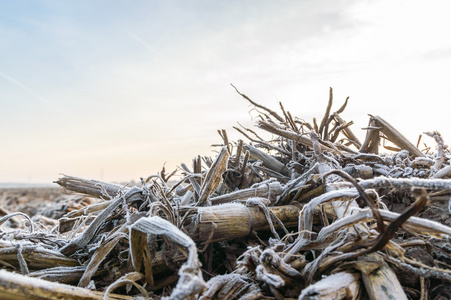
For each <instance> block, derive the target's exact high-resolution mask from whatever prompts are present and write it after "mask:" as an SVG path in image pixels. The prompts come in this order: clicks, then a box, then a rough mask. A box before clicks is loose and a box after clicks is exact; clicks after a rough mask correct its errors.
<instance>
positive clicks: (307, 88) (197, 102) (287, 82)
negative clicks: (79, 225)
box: [0, 0, 451, 183]
mask: <svg viewBox="0 0 451 300" xmlns="http://www.w3.org/2000/svg"><path fill="white" fill-rule="evenodd" d="M450 9H451V2H449V1H445V0H444V1H427V2H426V1H417V0H413V1H401V0H392V1H388V0H387V1H357V0H355V1H336V0H333V1H332V0H329V1H305V0H302V1H56V0H55V1H2V2H0V36H1V39H0V56H1V57H2V59H1V61H0V104H1V108H0V141H1V147H0V182H24V183H50V182H52V181H54V180H56V179H57V178H59V177H60V176H61V175H60V174H67V175H73V176H77V177H83V178H89V179H98V180H104V181H129V180H135V181H136V180H139V178H140V177H147V176H149V175H152V174H156V173H157V172H160V170H161V168H162V166H163V164H166V169H167V171H168V172H170V171H172V170H174V169H175V168H176V167H177V166H179V165H180V164H181V163H185V164H187V165H188V166H190V165H191V162H192V158H194V157H196V156H197V155H201V156H215V152H214V151H215V150H216V149H217V148H214V147H211V145H212V144H220V143H221V142H222V139H221V138H220V136H219V135H218V133H217V130H218V129H225V130H227V133H228V134H229V138H230V140H232V141H236V140H237V139H239V138H243V139H245V138H244V137H242V136H241V135H240V134H239V133H237V132H236V131H235V130H234V129H233V126H237V122H240V123H241V124H243V125H245V126H247V127H249V128H251V129H253V130H256V131H257V130H258V129H256V128H255V126H254V121H253V120H252V116H255V113H253V112H252V111H250V110H251V107H250V106H249V103H247V102H246V101H245V100H244V99H243V98H242V97H240V95H238V94H237V93H236V91H235V90H234V89H233V87H232V86H231V85H230V83H232V84H234V85H235V86H236V87H237V88H238V89H239V90H240V92H242V93H244V94H246V95H247V96H249V97H250V98H251V99H253V100H254V101H256V102H258V103H260V104H262V105H264V106H267V107H269V108H271V109H273V110H279V104H278V103H279V102H282V103H283V105H284V107H285V109H286V110H289V111H290V112H291V114H292V115H295V116H297V117H299V118H302V119H304V120H306V121H308V122H312V118H313V117H316V118H317V119H321V118H322V116H323V114H324V111H325V108H326V105H327V100H328V94H329V87H332V88H333V90H334V107H333V110H337V109H338V108H339V107H340V106H341V105H342V104H343V102H344V100H345V99H346V97H347V96H349V97H350V98H349V104H348V106H347V108H346V110H345V111H344V112H343V114H342V117H343V118H344V119H345V120H346V121H351V120H352V121H354V123H355V124H354V125H353V126H352V127H351V128H352V129H353V131H354V132H356V133H357V134H358V136H359V138H362V139H363V137H364V135H365V131H364V130H362V128H364V127H366V126H367V125H368V114H372V115H379V116H381V117H383V118H384V119H385V120H386V121H388V122H389V123H391V124H392V125H393V126H394V127H395V128H396V129H398V130H399V131H400V132H401V133H403V134H404V135H405V136H406V137H407V138H408V139H409V140H410V141H411V142H412V143H414V144H416V143H417V139H418V136H419V135H420V134H422V133H423V132H425V131H433V130H437V131H439V132H441V134H442V136H443V137H444V139H445V142H446V143H450V141H451V132H450V131H449V130H448V129H449V128H448V118H449V113H450V107H451V106H450V100H451V99H450V93H449V91H448V89H449V85H450V78H451V76H450V72H451V39H450V38H449V31H450V28H451V18H450V17H449V12H450ZM428 143H430V146H431V147H434V146H435V144H434V142H433V141H432V140H428Z"/></svg>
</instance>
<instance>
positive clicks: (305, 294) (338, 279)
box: [298, 272, 397, 300]
mask: <svg viewBox="0 0 451 300" xmlns="http://www.w3.org/2000/svg"><path fill="white" fill-rule="evenodd" d="M360 289H361V287H360V275H359V274H358V273H348V272H340V273H336V274H333V275H330V276H327V277H326V278H324V279H321V280H320V281H318V282H315V283H314V284H311V285H309V286H308V287H306V288H305V289H304V290H302V292H301V294H300V295H299V298H298V299H299V300H308V299H321V300H334V299H349V300H352V299H359V295H360ZM393 299H397V298H393Z"/></svg>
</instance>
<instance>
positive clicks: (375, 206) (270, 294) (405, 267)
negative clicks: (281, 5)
mask: <svg viewBox="0 0 451 300" xmlns="http://www.w3.org/2000/svg"><path fill="white" fill-rule="evenodd" d="M237 92H238V93H239V95H241V96H242V97H243V98H244V99H246V100H247V101H249V102H250V103H251V105H253V107H254V108H255V109H256V110H257V111H259V117H258V121H257V127H258V128H260V129H261V130H263V131H266V132H269V133H270V134H271V135H272V137H273V138H272V139H271V140H264V139H262V138H260V136H259V135H258V134H257V133H256V132H255V131H253V130H251V129H248V128H243V127H241V128H236V129H237V130H238V131H240V132H241V133H242V134H243V135H244V136H245V137H246V139H247V140H249V141H250V142H249V143H245V142H243V141H242V140H239V141H237V142H236V143H233V142H230V141H228V138H227V134H226V132H225V131H220V132H219V133H220V135H221V137H222V139H223V141H224V143H223V144H222V145H221V146H220V148H219V151H218V155H217V156H216V158H214V159H211V158H208V157H197V158H195V159H194V160H193V163H192V166H191V167H189V166H187V165H185V164H182V165H181V169H182V174H183V176H184V177H183V178H181V179H180V180H179V181H178V182H177V183H176V184H172V185H170V184H169V183H168V182H169V181H168V180H169V178H170V177H171V176H172V175H174V173H172V174H170V175H168V174H166V173H165V172H164V169H163V171H162V172H161V173H160V174H158V175H154V176H150V177H149V178H147V179H145V180H142V184H141V186H140V187H137V186H133V187H127V186H119V185H115V184H111V183H105V182H100V181H93V180H85V179H82V178H77V177H72V176H64V177H62V178H60V179H59V180H58V181H57V183H58V184H59V185H60V186H62V187H64V188H65V189H66V190H68V191H73V192H77V193H81V194H83V195H84V197H89V198H82V199H84V200H80V199H78V200H77V199H75V198H73V197H75V196H71V197H72V198H71V200H70V201H72V202H70V203H72V205H59V206H58V211H55V209H54V210H53V212H52V213H49V211H41V213H40V218H39V219H36V218H35V217H36V216H35V217H33V219H31V218H30V216H28V215H27V214H25V213H22V212H16V213H8V214H6V215H4V216H3V217H1V218H0V224H1V226H2V227H1V229H0V237H1V239H0V263H1V265H2V268H3V270H0V298H1V299H22V298H25V297H26V298H27V299H46V298H48V299H62V298H64V299H74V298H80V297H81V298H86V299H99V298H103V299H108V298H111V299H134V298H135V299H160V298H163V297H166V298H168V299H344V298H345V299H449V298H451V285H450V282H451V253H450V251H451V243H450V236H451V227H449V225H450V222H451V219H450V216H449V214H450V212H449V207H448V205H449V201H450V195H451V180H450V179H448V178H450V177H451V157H450V154H449V150H448V148H447V146H446V145H445V144H444V142H443V140H442V138H441V136H440V134H439V133H437V132H429V133H425V135H428V136H431V137H432V138H433V139H434V140H435V143H436V149H437V150H436V151H434V152H433V153H432V152H431V153H429V149H424V150H420V149H419V148H418V146H415V145H413V144H412V143H411V142H409V141H408V140H407V139H406V138H405V137H404V136H403V135H402V134H401V133H399V132H398V131H397V130H396V129H395V128H393V127H392V126H391V125H390V124H389V123H388V122H386V121H385V120H384V119H382V118H381V117H378V116H370V120H369V125H368V127H367V128H365V130H366V131H367V134H366V138H365V140H364V141H363V142H360V141H359V140H358V138H357V137H356V136H355V135H354V133H353V132H352V131H351V128H350V125H352V122H346V121H344V120H343V119H342V118H341V117H340V114H341V113H342V112H343V110H344V109H345V107H346V105H347V102H348V101H347V100H348V99H346V101H345V103H344V104H343V106H342V107H341V108H339V109H338V110H337V111H336V112H332V89H331V90H330V99H329V103H328V105H327V109H326V112H325V115H324V117H323V118H322V120H321V122H320V123H319V124H318V123H317V122H316V120H313V124H309V123H307V122H305V121H304V120H301V119H298V118H296V117H293V116H292V115H291V114H290V112H288V111H286V110H285V109H284V107H283V106H282V104H280V111H281V113H276V112H274V111H272V110H270V109H268V108H266V107H264V106H261V105H259V104H257V103H255V102H254V101H252V100H251V99H250V98H248V97H247V96H246V95H244V94H242V93H240V92H239V91H238V90H237ZM433 139H431V141H433ZM387 141H389V142H391V144H392V146H390V147H389V146H385V144H386V143H387ZM381 145H384V147H385V148H387V149H388V150H390V151H386V152H389V154H380V153H379V151H380V147H382V146H381ZM78 197H82V196H78ZM94 198H98V200H94ZM86 199H91V200H89V201H88V200H86ZM77 201H78V202H77ZM68 203H69V202H68ZM74 203H75V204H76V205H75V204H74ZM74 205H75V207H78V208H76V209H74ZM77 205H78V206H77Z"/></svg>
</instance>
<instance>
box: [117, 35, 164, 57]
mask: <svg viewBox="0 0 451 300" xmlns="http://www.w3.org/2000/svg"><path fill="white" fill-rule="evenodd" d="M125 32H126V33H127V34H128V35H129V36H130V37H131V38H133V39H134V40H135V41H137V42H138V43H140V44H141V45H143V46H144V47H146V48H147V49H149V50H150V51H152V52H153V53H155V54H157V55H158V56H160V57H161V58H166V56H165V55H163V54H162V53H161V52H160V51H158V50H157V49H156V48H155V47H153V46H152V45H150V44H149V43H147V42H146V41H144V40H143V39H142V38H140V37H139V36H137V35H136V34H134V33H133V32H130V31H128V30H125Z"/></svg>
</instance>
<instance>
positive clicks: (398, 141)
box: [370, 115, 425, 157]
mask: <svg viewBox="0 0 451 300" xmlns="http://www.w3.org/2000/svg"><path fill="white" fill-rule="evenodd" d="M370 117H371V118H372V119H373V120H374V121H375V122H376V126H378V127H380V128H381V129H380V130H381V132H382V133H383V134H385V136H386V137H387V138H388V139H389V140H390V141H391V142H392V143H393V144H395V145H397V146H398V147H400V148H401V149H406V150H408V151H409V153H410V154H411V155H413V156H420V157H423V156H425V155H424V154H423V152H421V151H420V150H419V149H418V148H417V147H415V146H414V145H413V144H412V143H411V142H410V141H409V140H408V139H407V138H406V137H405V136H404V135H402V134H401V133H400V132H399V131H398V130H396V128H394V127H393V126H392V125H391V124H390V123H388V122H387V121H385V120H384V119H382V118H381V117H379V116H372V115H370Z"/></svg>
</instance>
